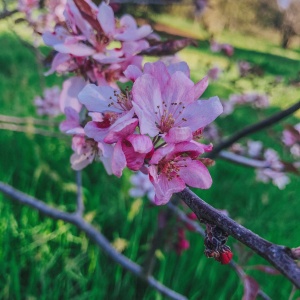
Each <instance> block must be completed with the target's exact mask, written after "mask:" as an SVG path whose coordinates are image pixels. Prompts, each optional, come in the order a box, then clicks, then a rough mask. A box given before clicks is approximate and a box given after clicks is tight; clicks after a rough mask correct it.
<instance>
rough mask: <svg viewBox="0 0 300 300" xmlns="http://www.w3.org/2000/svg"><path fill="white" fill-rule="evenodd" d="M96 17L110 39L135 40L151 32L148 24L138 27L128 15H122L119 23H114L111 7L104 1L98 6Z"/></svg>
mask: <svg viewBox="0 0 300 300" xmlns="http://www.w3.org/2000/svg"><path fill="white" fill-rule="evenodd" d="M97 18H98V21H99V23H100V25H101V27H102V29H103V31H104V33H105V34H106V36H107V37H109V38H110V39H115V40H119V41H136V40H140V39H142V38H145V37H146V36H147V35H149V34H150V33H151V32H152V29H151V27H150V26H149V25H143V26H141V27H140V28H138V27H137V24H136V22H135V20H134V18H133V17H132V16H130V15H125V16H123V17H122V18H121V19H120V22H119V24H116V22H115V17H114V12H113V9H112V8H111V7H110V6H109V5H107V4H106V3H104V2H102V3H101V4H100V6H99V12H98V15H97Z"/></svg>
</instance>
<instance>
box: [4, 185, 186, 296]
mask: <svg viewBox="0 0 300 300" xmlns="http://www.w3.org/2000/svg"><path fill="white" fill-rule="evenodd" d="M0 191H1V192H2V193H3V194H5V195H6V196H8V197H10V198H11V199H13V200H15V201H16V202H18V203H21V204H24V205H28V206H30V207H32V208H34V209H36V210H38V211H39V212H40V213H42V214H44V215H46V216H48V217H50V218H52V219H55V220H63V221H65V222H67V223H71V224H73V225H75V226H76V227H77V228H78V229H79V230H82V231H83V232H84V233H85V234H86V235H87V236H88V237H89V238H90V239H91V240H93V241H94V242H95V243H96V244H97V245H98V246H99V247H100V248H101V249H102V250H103V251H104V252H105V253H106V254H107V256H109V257H110V258H111V259H112V260H113V261H115V262H116V263H118V264H119V265H121V266H122V267H123V268H124V269H126V270H127V271H129V272H131V273H132V274H133V275H135V276H137V277H138V278H140V279H141V280H143V281H145V282H146V283H147V284H148V285H149V286H151V287H153V288H154V289H156V290H157V291H158V292H159V293H161V294H162V295H164V296H166V297H168V298H170V299H175V300H187V298H186V297H185V296H183V295H180V294H178V293H176V292H175V291H173V290H171V289H169V288H168V287H166V286H164V285H163V284H161V283H160V282H159V281H157V280H156V279H155V278H154V277H152V276H148V277H147V276H145V275H144V273H143V269H142V267H141V266H139V265H138V264H136V263H134V262H132V261H131V260H130V259H128V258H127V257H126V256H124V255H122V254H121V253H119V252H117V251H116V250H115V249H114V248H113V247H112V246H111V244H110V243H109V241H108V240H107V239H106V238H105V236H103V235H102V234H101V233H100V232H99V231H98V230H97V229H96V228H95V227H94V226H92V225H91V224H90V223H88V222H86V221H85V220H84V219H83V218H82V217H81V216H80V215H78V214H77V213H66V212H63V211H60V210H58V209H55V208H53V207H51V206H49V205H47V204H45V203H43V202H42V201H40V200H37V199H35V198H33V197H31V196H29V195H26V194H25V193H22V192H20V191H18V190H16V189H14V188H13V187H11V186H9V185H7V184H5V183H3V182H0Z"/></svg>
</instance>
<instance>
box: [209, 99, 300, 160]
mask: <svg viewBox="0 0 300 300" xmlns="http://www.w3.org/2000/svg"><path fill="white" fill-rule="evenodd" d="M298 109H300V101H298V102H297V103H295V104H294V105H292V106H291V107H289V108H287V109H285V110H283V111H280V112H278V113H276V114H274V115H272V116H271V117H269V118H267V119H264V120H262V121H260V122H257V123H255V124H253V125H250V126H246V127H245V128H243V129H242V130H240V131H238V132H236V133H235V134H233V135H232V136H231V137H229V138H227V139H225V140H224V141H221V142H220V143H219V144H218V145H216V146H215V147H214V149H213V151H212V152H210V153H209V154H208V155H207V157H209V158H215V157H216V156H217V155H218V154H219V153H220V152H221V151H222V150H223V149H226V148H228V147H230V146H231V145H232V144H234V143H235V142H237V141H238V140H239V139H241V138H243V137H245V136H247V135H250V134H252V133H255V132H257V131H260V130H262V129H264V128H267V127H269V126H271V125H273V124H275V123H277V122H279V121H281V120H282V119H284V118H286V117H288V116H290V115H291V114H293V113H294V112H296V111H297V110H298Z"/></svg>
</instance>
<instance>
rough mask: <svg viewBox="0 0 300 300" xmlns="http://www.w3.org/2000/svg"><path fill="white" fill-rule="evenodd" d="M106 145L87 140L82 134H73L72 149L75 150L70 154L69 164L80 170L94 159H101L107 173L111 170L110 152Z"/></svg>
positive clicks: (110, 172)
mask: <svg viewBox="0 0 300 300" xmlns="http://www.w3.org/2000/svg"><path fill="white" fill-rule="evenodd" d="M107 147H108V146H105V147H104V146H103V145H102V144H101V143H96V142H95V141H93V140H87V139H85V137H84V136H80V135H75V136H74V137H73V139H72V149H73V151H74V152H75V153H74V154H72V156H71V166H72V169H74V170H82V169H83V168H85V167H86V166H87V165H89V164H91V163H92V162H93V161H94V160H95V159H98V160H101V161H102V163H103V165H104V167H105V169H106V171H107V173H108V174H112V171H111V153H112V151H109V150H108V148H107Z"/></svg>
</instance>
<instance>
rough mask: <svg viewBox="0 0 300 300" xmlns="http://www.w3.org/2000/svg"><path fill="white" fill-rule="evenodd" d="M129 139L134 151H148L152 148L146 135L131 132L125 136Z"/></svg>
mask: <svg viewBox="0 0 300 300" xmlns="http://www.w3.org/2000/svg"><path fill="white" fill-rule="evenodd" d="M126 140H127V141H129V142H130V143H131V145H132V147H133V149H134V151H135V152H138V153H149V152H150V151H151V150H152V149H153V144H152V141H151V139H150V138H149V137H148V136H146V135H141V134H131V135H129V136H128V137H127V138H126Z"/></svg>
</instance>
